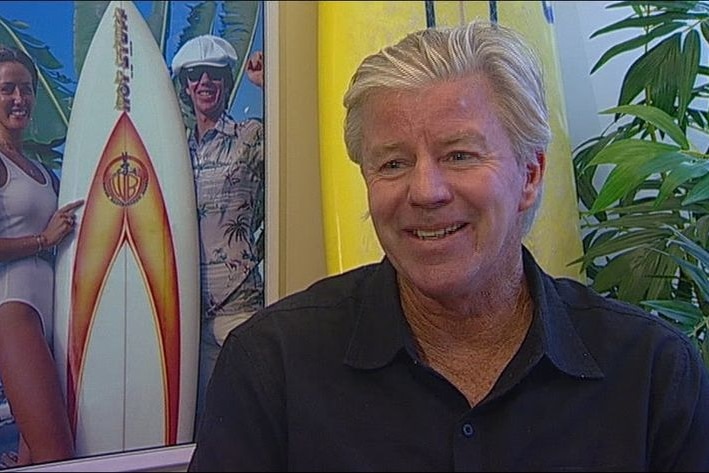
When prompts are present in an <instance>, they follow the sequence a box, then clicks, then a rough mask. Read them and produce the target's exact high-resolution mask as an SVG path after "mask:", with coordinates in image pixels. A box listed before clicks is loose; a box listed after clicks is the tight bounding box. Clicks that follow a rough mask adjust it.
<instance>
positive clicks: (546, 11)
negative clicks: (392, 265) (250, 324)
mask: <svg viewBox="0 0 709 473" xmlns="http://www.w3.org/2000/svg"><path fill="white" fill-rule="evenodd" d="M550 3H551V2H544V1H505V2H489V1H435V2H425V1H402V2H389V1H368V2H349V1H321V2H320V3H319V6H318V23H319V24H318V55H319V118H320V156H321V161H320V172H321V181H322V198H323V221H324V227H325V250H326V254H327V268H328V272H329V273H330V274H335V273H340V272H343V271H346V270H348V269H351V268H354V267H356V266H360V265H362V264H366V263H371V262H375V261H378V260H380V259H381V257H382V255H383V252H382V250H381V247H380V246H379V243H378V241H377V238H376V234H375V232H374V227H373V225H372V223H371V219H369V218H368V216H367V194H366V188H365V185H364V181H363V179H362V177H361V175H360V173H359V168H358V167H357V165H355V164H354V163H353V162H352V161H350V159H349V158H348V156H347V152H346V150H345V144H344V138H343V123H344V117H345V110H344V107H343V105H342V97H343V96H344V93H345V91H346V89H347V86H348V84H349V80H350V77H351V76H352V74H353V73H354V71H355V69H356V68H357V66H358V65H359V63H360V62H361V61H362V59H364V57H365V56H368V55H370V54H372V53H375V52H377V51H379V50H380V49H381V48H382V47H384V46H386V45H388V44H390V43H394V42H396V41H398V40H399V39H401V38H402V37H403V36H404V35H406V34H407V33H409V32H411V31H414V30H419V29H422V28H426V27H427V26H430V24H431V22H434V23H435V25H437V26H455V25H460V24H465V23H468V22H470V21H472V20H474V19H476V18H479V19H491V15H493V16H495V17H496V21H497V22H499V23H500V24H503V25H507V26H510V27H513V28H515V29H516V30H517V31H519V32H520V33H521V34H523V35H524V36H525V37H526V38H527V40H528V41H529V42H530V44H531V45H532V46H533V47H534V48H535V49H536V51H537V52H538V54H539V56H540V58H541V60H542V65H543V68H544V73H545V79H546V84H547V100H548V105H549V109H550V117H551V126H552V131H553V134H554V139H553V141H552V143H551V146H550V147H549V150H548V155H547V171H546V176H545V184H544V185H545V188H544V196H543V201H542V206H541V208H540V209H539V213H538V216H537V220H536V223H535V225H534V227H533V228H532V230H531V231H530V233H529V235H528V236H527V238H526V240H525V244H526V245H527V247H528V248H529V249H530V250H531V251H532V253H533V254H534V255H535V257H536V258H537V261H538V262H539V263H540V264H541V266H542V267H543V268H544V269H546V270H547V271H548V272H549V273H550V274H552V275H554V276H567V277H571V278H575V279H581V278H582V276H581V273H580V267H579V266H578V265H573V266H570V265H569V263H570V262H571V261H573V260H575V259H576V258H578V257H580V256H581V255H582V253H583V249H582V246H581V238H580V233H579V217H578V208H577V200H576V188H575V184H574V178H573V167H572V162H571V153H572V152H571V146H570V144H569V139H568V132H567V125H566V115H565V107H564V102H563V92H562V88H561V87H562V86H561V73H560V68H559V64H558V56H557V53H556V45H555V39H554V25H553V14H552V12H551V6H550Z"/></svg>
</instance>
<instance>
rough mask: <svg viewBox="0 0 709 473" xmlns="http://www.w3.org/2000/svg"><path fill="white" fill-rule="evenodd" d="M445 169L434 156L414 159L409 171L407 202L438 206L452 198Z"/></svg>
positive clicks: (421, 205)
mask: <svg viewBox="0 0 709 473" xmlns="http://www.w3.org/2000/svg"><path fill="white" fill-rule="evenodd" d="M452 195H453V193H452V191H451V188H450V182H449V181H448V176H447V173H446V170H445V169H443V168H442V166H441V163H440V162H438V160H436V159H435V158H433V157H431V156H427V157H424V158H419V159H417V160H416V164H415V165H414V167H413V169H412V170H411V173H410V181H409V202H410V203H411V204H412V205H416V206H420V207H438V206H441V205H443V204H445V203H447V202H449V201H450V200H451V198H452Z"/></svg>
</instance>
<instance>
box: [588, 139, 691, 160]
mask: <svg viewBox="0 0 709 473" xmlns="http://www.w3.org/2000/svg"><path fill="white" fill-rule="evenodd" d="M677 150H678V148H677V147H676V146H673V145H669V144H665V143H657V142H652V141H645V140H636V139H627V140H620V141H616V142H615V143H611V144H610V145H609V146H607V147H606V148H604V149H603V150H601V151H600V152H599V153H598V154H597V155H596V156H595V157H594V158H593V159H592V160H591V164H620V163H623V162H626V161H632V162H635V163H637V162H639V161H645V160H649V159H652V158H654V157H655V156H658V155H660V154H663V153H668V152H671V151H677Z"/></svg>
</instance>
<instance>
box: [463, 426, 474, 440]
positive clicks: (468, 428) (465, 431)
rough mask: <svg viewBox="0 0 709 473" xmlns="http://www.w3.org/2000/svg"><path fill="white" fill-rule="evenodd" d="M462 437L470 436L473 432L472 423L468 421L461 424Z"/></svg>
mask: <svg viewBox="0 0 709 473" xmlns="http://www.w3.org/2000/svg"><path fill="white" fill-rule="evenodd" d="M462 431H463V437H466V438H470V437H472V436H473V434H475V430H474V429H473V425H472V424H470V423H465V424H463V429H462Z"/></svg>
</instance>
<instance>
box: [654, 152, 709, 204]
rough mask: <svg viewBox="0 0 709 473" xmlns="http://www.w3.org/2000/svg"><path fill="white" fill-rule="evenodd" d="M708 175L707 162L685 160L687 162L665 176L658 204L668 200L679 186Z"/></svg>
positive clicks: (708, 164)
mask: <svg viewBox="0 0 709 473" xmlns="http://www.w3.org/2000/svg"><path fill="white" fill-rule="evenodd" d="M707 173H709V161H705V160H695V159H687V161H685V162H683V163H681V164H680V165H678V166H675V167H674V168H673V169H672V170H671V172H669V173H668V174H667V176H666V177H665V179H664V182H663V183H662V187H660V193H659V195H658V196H657V202H658V204H659V203H660V202H662V201H663V200H665V199H666V198H668V197H669V196H670V194H671V193H672V192H674V191H675V189H677V187H679V186H680V185H682V184H684V183H685V182H687V181H689V180H690V179H696V178H698V177H701V176H704V175H706V174H707Z"/></svg>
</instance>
